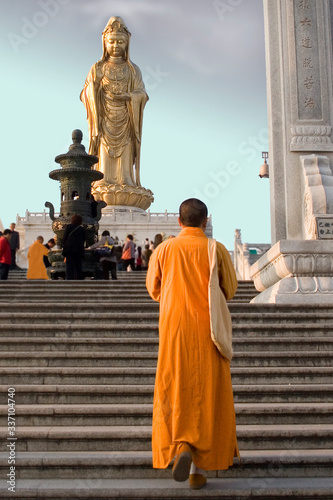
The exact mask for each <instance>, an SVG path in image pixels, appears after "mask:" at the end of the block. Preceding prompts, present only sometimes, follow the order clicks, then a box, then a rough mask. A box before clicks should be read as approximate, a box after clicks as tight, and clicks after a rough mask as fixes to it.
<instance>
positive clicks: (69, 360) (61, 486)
mask: <svg viewBox="0 0 333 500" xmlns="http://www.w3.org/2000/svg"><path fill="white" fill-rule="evenodd" d="M14 273H16V274H14ZM24 276H25V274H24V272H23V271H22V272H21V271H15V272H13V273H10V279H9V280H8V281H7V282H2V283H1V285H0V353H1V354H0V381H1V382H0V384H1V385H0V405H1V406H0V426H1V428H0V436H1V441H2V442H3V443H4V446H3V448H2V449H1V450H0V470H1V477H0V497H1V498H21V499H23V498H52V499H56V498H93V499H100V498H119V499H120V498H121V499H127V498H128V499H129V498H132V499H137V498H140V499H144V498H154V499H157V498H166V499H176V498H177V499H179V498H187V497H191V498H207V499H208V498H225V499H227V498H230V499H231V498H232V499H245V498H251V499H261V500H266V499H278V498H279V499H280V498H284V497H287V498H298V499H315V498H316V499H318V498H325V499H330V500H332V499H333V479H332V472H333V362H332V353H333V331H332V320H333V308H329V307H318V306H317V307H306V308H303V307H287V306H275V305H254V304H249V303H248V302H249V300H251V298H252V297H254V296H255V294H256V291H255V290H254V288H253V284H252V283H251V282H241V283H240V285H239V290H238V292H237V294H236V297H235V298H234V299H233V300H232V301H231V303H230V309H231V312H232V316H233V325H234V350H235V357H234V360H233V362H232V378H233V387H234V396H235V407H236V413H237V435H238V440H239V447H240V451H241V457H242V459H241V463H240V464H238V463H236V464H235V466H234V467H233V468H232V469H230V470H229V471H224V472H222V471H220V472H218V473H215V472H210V473H209V477H210V479H209V483H208V485H207V487H206V488H205V489H203V490H200V491H191V490H189V488H188V485H187V483H175V482H174V481H173V480H172V479H170V477H171V472H170V470H154V469H152V466H151V451H150V450H151V448H150V439H151V416H152V400H153V384H154V376H155V366H156V360H157V349H158V304H156V303H154V302H153V301H152V300H151V299H150V298H149V296H148V294H147V292H146V290H145V286H144V280H145V276H144V274H143V273H119V280H118V281H117V282H113V281H110V282H105V281H93V280H87V281H84V282H65V281H55V282H44V281H36V282H32V281H26V280H24V279H22V278H23V277H24ZM15 278H16V279H15ZM9 387H13V388H15V402H16V407H15V409H16V434H15V437H17V441H16V444H15V448H16V450H15V451H16V492H15V493H14V492H8V491H7V487H8V485H7V484H6V474H7V473H8V472H9V465H8V453H9V452H8V451H6V442H8V440H7V438H8V437H9V435H8V429H7V411H8V406H7V394H8V388H9Z"/></svg>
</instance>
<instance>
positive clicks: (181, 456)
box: [172, 443, 192, 482]
mask: <svg viewBox="0 0 333 500" xmlns="http://www.w3.org/2000/svg"><path fill="white" fill-rule="evenodd" d="M191 463H192V453H191V448H190V447H189V445H188V444H187V443H182V444H181V445H180V446H179V448H178V454H177V456H176V459H175V463H174V464H173V467H172V477H173V479H174V480H175V481H179V482H182V481H186V480H187V479H188V477H189V474H190V467H191Z"/></svg>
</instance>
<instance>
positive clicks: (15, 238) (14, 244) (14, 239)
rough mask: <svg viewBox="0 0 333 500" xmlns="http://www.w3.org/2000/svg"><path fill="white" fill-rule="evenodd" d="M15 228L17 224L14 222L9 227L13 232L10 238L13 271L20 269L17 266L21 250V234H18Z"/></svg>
mask: <svg viewBox="0 0 333 500" xmlns="http://www.w3.org/2000/svg"><path fill="white" fill-rule="evenodd" d="M15 227H16V224H15V222H12V223H11V224H10V226H9V229H10V230H11V232H12V236H11V238H10V242H9V244H10V251H11V254H12V263H11V265H10V269H11V270H13V269H20V268H19V267H18V266H17V265H16V252H17V251H18V250H19V249H20V234H19V233H18V231H15Z"/></svg>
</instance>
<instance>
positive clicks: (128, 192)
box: [92, 181, 154, 210]
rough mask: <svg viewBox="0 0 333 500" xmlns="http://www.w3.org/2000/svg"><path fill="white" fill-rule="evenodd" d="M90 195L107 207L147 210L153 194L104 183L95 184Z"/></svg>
mask: <svg viewBox="0 0 333 500" xmlns="http://www.w3.org/2000/svg"><path fill="white" fill-rule="evenodd" d="M92 194H93V195H94V198H95V200H96V201H98V200H102V201H105V202H106V203H107V205H112V206H117V205H122V206H127V207H129V208H131V207H137V208H141V209H142V210H147V208H149V207H150V205H151V204H152V203H153V201H154V194H153V192H152V191H150V189H145V188H144V187H141V186H140V187H135V186H128V185H121V184H109V183H106V182H103V181H102V182H95V184H94V185H93V188H92Z"/></svg>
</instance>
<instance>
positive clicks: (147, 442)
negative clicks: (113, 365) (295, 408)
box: [0, 424, 333, 452]
mask: <svg viewBox="0 0 333 500" xmlns="http://www.w3.org/2000/svg"><path fill="white" fill-rule="evenodd" d="M7 437H8V430H7V426H6V427H0V438H1V439H3V440H4V441H5V440H6V438H7ZM16 437H17V441H16V451H17V452H19V451H84V450H86V451H109V450H112V451H120V452H121V451H122V450H124V451H140V450H144V451H149V450H151V427H150V426H144V425H140V426H139V427H138V426H130V425H126V426H120V425H116V426H111V425H107V426H98V425H93V426H83V425H82V426H76V425H71V426H54V425H52V426H38V427H33V426H26V427H25V426H22V425H20V426H18V427H17V429H16ZM237 437H238V443H239V448H240V450H267V449H269V450H271V449H278V450H284V449H289V450H290V449H317V447H318V442H320V445H321V446H320V448H321V449H330V448H333V424H302V425H296V424H292V425H289V424H285V425H280V424H279V425H273V424H266V425H265V426H263V425H261V424H259V425H253V424H252V425H237Z"/></svg>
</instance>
